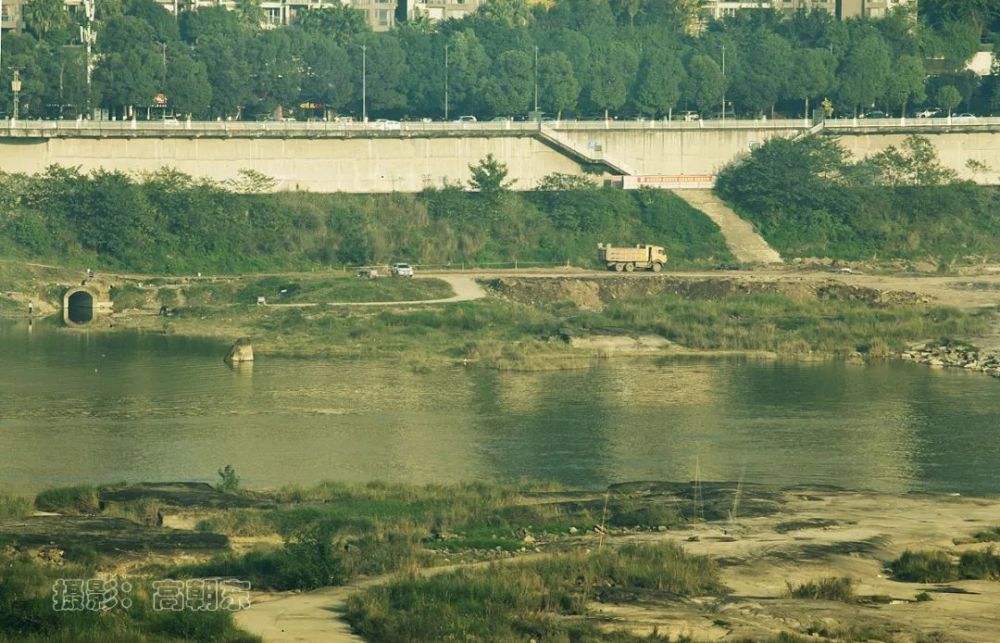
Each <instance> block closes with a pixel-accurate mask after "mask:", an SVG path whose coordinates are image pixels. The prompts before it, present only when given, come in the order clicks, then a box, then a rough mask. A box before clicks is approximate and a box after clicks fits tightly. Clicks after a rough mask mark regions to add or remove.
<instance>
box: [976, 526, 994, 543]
mask: <svg viewBox="0 0 1000 643" xmlns="http://www.w3.org/2000/svg"><path fill="white" fill-rule="evenodd" d="M972 537H973V538H974V539H975V540H976V541H977V542H981V543H995V542H1000V527H990V528H988V529H984V530H983V531H977V532H976V533H974V534H972Z"/></svg>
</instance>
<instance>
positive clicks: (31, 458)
mask: <svg viewBox="0 0 1000 643" xmlns="http://www.w3.org/2000/svg"><path fill="white" fill-rule="evenodd" d="M225 349H226V346H223V345H221V344H219V343H218V342H214V341H209V340H201V339H190V338H182V337H168V336H163V335H156V334H138V333H127V332H121V333H114V334H101V333H85V332H73V331H65V330H60V329H57V328H55V327H50V326H47V325H42V324H38V323H36V324H35V325H34V328H32V329H30V332H29V327H28V325H27V322H24V321H18V322H0V439H2V443H0V444H2V448H0V491H3V492H8V493H11V492H13V493H31V492H35V491H37V490H39V489H42V488H44V487H47V486H53V485H65V484H73V483H79V482H92V483H102V482H117V481H129V482H135V481H153V480H206V481H212V480H213V479H214V478H215V475H216V474H215V472H216V470H217V469H219V468H220V467H222V466H223V465H225V464H232V465H233V466H234V467H235V468H236V470H237V472H238V473H239V475H240V476H241V477H242V480H243V483H244V484H245V485H247V486H252V487H277V486H281V485H285V484H291V483H298V484H309V483H314V482H318V481H321V480H338V481H348V482H362V481H370V480H383V481H390V482H406V483H428V482H441V483H449V482H458V481H472V480H482V481H505V482H510V481H518V480H548V481H555V482H559V483H563V484H565V485H569V486H582V487H587V488H598V487H601V486H603V485H606V484H608V483H609V482H619V481H629V480H641V479H663V480H691V479H693V478H694V477H695V475H696V470H697V471H698V472H699V473H698V475H699V476H700V478H701V479H703V480H720V479H726V480H736V479H739V478H742V479H744V480H746V481H748V482H759V483H769V484H777V485H788V484H797V483H806V484H830V485H838V486H844V487H851V488H867V489H875V490H880V491H891V492H905V491H911V490H917V491H922V490H926V491H947V492H961V493H966V494H997V493H1000V475H998V471H997V463H998V462H1000V431H998V429H1000V381H998V380H996V379H994V378H990V377H986V376H984V375H982V374H977V373H967V372H964V371H961V370H955V369H949V370H933V369H930V368H927V367H924V366H920V365H914V364H905V363H889V364H881V365H877V366H872V367H863V366H856V365H847V364H841V363H806V362H783V361H777V362H774V361H747V360H740V359H674V360H670V361H666V362H662V361H661V362H660V363H657V362H654V361H652V360H646V361H640V362H638V363H634V362H630V361H628V360H611V361H609V362H606V363H602V364H600V365H598V366H595V367H594V368H592V369H588V370H578V371H558V372H548V373H498V372H493V371H485V370H480V369H466V368H461V367H454V368H441V369H436V370H432V371H431V372H429V373H415V372H412V371H411V370H410V369H407V368H405V367H397V366H394V365H392V364H388V363H386V362H367V361H351V360H336V361H330V360H297V359H283V358H270V357H267V356H262V357H259V358H258V361H257V363H256V364H254V365H253V366H252V368H249V369H237V370H233V369H230V368H229V367H227V366H226V365H224V364H223V363H222V356H223V354H224V352H225Z"/></svg>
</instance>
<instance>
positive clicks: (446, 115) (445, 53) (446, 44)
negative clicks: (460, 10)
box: [0, 0, 450, 121]
mask: <svg viewBox="0 0 1000 643" xmlns="http://www.w3.org/2000/svg"><path fill="white" fill-rule="evenodd" d="M0 2H3V0H0ZM449 44H450V43H447V42H446V43H444V120H446V121H447V120H448V46H449Z"/></svg>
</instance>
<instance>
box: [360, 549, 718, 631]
mask: <svg viewBox="0 0 1000 643" xmlns="http://www.w3.org/2000/svg"><path fill="white" fill-rule="evenodd" d="M723 592H725V588H724V587H723V585H722V584H721V582H720V581H719V578H718V570H717V568H716V567H715V564H714V563H713V562H712V561H711V560H710V559H708V558H707V557H701V556H691V555H689V554H687V553H685V552H684V551H683V550H682V549H681V548H680V547H679V546H678V545H676V544H673V543H663V544H656V545H625V546H623V547H621V548H620V549H617V550H611V549H605V550H603V551H601V552H593V553H589V554H586V553H574V554H567V555H560V556H554V557H552V558H548V559H544V560H538V561H533V562H522V563H510V564H504V565H492V566H490V567H489V568H488V569H478V570H460V571H457V572H454V573H449V574H440V575H436V576H432V577H428V578H424V577H419V576H409V577H406V578H402V579H399V580H396V581H393V582H391V583H389V584H387V585H385V586H380V587H377V588H374V589H371V590H368V591H366V592H364V593H362V594H357V595H355V596H353V597H351V599H349V601H348V606H347V619H348V620H349V621H350V623H351V624H352V626H353V628H354V630H355V631H356V632H357V633H359V634H360V635H361V636H363V637H365V639H366V640H369V641H374V642H380V641H393V642H399V643H405V642H408V641H414V642H416V641H442V640H491V641H504V640H528V639H535V640H572V641H593V642H595V643H596V641H616V640H620V641H638V640H642V639H639V638H638V637H634V636H632V635H629V634H627V633H624V632H611V633H608V632H602V631H601V630H599V629H598V628H597V626H596V625H594V624H593V623H592V622H590V621H586V620H581V619H580V618H578V617H579V616H582V615H586V614H587V613H588V612H589V607H588V605H589V603H590V602H591V601H595V600H596V601H614V600H616V599H619V598H623V597H625V596H630V595H634V594H636V593H638V594H641V595H660V596H694V595H705V594H721V593H723ZM647 640H648V639H647Z"/></svg>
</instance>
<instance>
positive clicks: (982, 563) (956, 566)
mask: <svg viewBox="0 0 1000 643" xmlns="http://www.w3.org/2000/svg"><path fill="white" fill-rule="evenodd" d="M889 567H890V568H891V569H892V574H893V577H895V578H896V580H903V581H912V582H917V583H947V582H950V581H955V580H959V579H967V580H1000V554H997V553H996V551H995V550H994V549H993V547H990V548H988V549H985V550H980V551H966V552H963V553H962V554H961V555H960V556H959V558H958V562H957V563H956V562H955V561H954V560H953V559H952V557H951V556H949V555H948V554H946V553H944V552H940V551H920V552H913V551H909V550H907V551H905V552H903V554H902V555H901V556H900V557H899V558H897V559H896V560H894V561H892V562H891V563H890V564H889Z"/></svg>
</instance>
